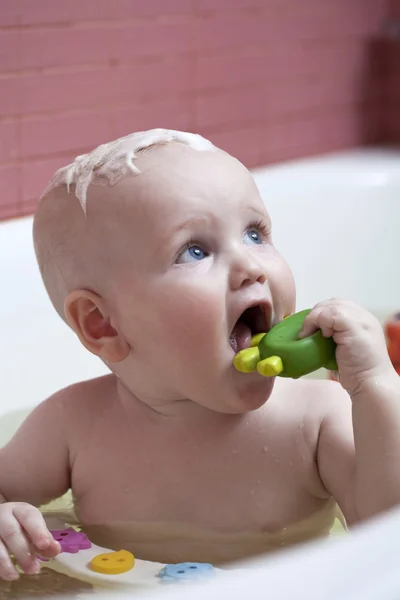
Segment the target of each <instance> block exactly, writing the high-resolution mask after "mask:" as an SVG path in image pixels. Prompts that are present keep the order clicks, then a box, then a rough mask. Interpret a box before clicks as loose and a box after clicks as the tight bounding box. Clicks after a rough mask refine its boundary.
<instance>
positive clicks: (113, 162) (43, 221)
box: [33, 129, 217, 319]
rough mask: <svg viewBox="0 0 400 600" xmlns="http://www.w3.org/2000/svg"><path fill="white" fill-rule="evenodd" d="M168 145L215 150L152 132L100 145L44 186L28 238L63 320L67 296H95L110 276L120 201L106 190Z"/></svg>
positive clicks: (193, 138) (192, 139)
mask: <svg viewBox="0 0 400 600" xmlns="http://www.w3.org/2000/svg"><path fill="white" fill-rule="evenodd" d="M170 144H172V145H174V144H178V145H180V146H181V145H182V146H186V147H187V148H190V149H191V150H195V151H214V150H217V149H216V148H215V147H214V146H213V145H212V144H211V142H209V141H208V140H206V139H204V138H202V137H201V136H199V135H195V134H190V133H185V132H179V131H171V130H165V129H154V130H150V131H147V132H139V133H134V134H131V135H128V136H125V137H124V138H120V139H118V140H115V141H113V142H110V143H107V144H102V145H101V146H99V147H98V148H95V149H94V150H93V151H92V152H90V153H89V154H86V155H82V156H78V157H77V158H76V159H75V161H74V162H73V163H72V164H70V165H68V166H66V167H63V168H61V169H60V170H59V171H57V172H56V174H55V175H54V177H53V178H52V180H51V181H50V183H49V185H48V187H47V189H46V191H45V192H44V194H43V196H42V198H41V200H40V203H39V207H38V210H37V212H36V214H35V219H34V227H33V239H34V246H35V252H36V257H37V260H38V264H39V268H40V272H41V274H42V278H43V282H44V284H45V287H46V290H47V292H48V294H49V297H50V299H51V301H52V303H53V305H54V307H55V309H56V310H57V312H58V314H59V315H60V316H61V317H62V318H63V319H65V315H64V302H65V299H66V297H67V296H68V294H69V293H71V292H72V291H73V290H75V289H81V288H82V289H91V290H94V291H96V292H97V293H101V290H102V289H104V286H105V281H106V280H107V281H109V280H110V277H111V274H112V273H115V263H116V261H117V255H118V252H113V250H112V245H110V240H111V238H112V236H114V237H115V236H116V238H117V239H118V222H119V223H121V222H123V219H124V216H123V214H121V213H122V211H123V208H124V202H118V195H119V194H118V190H117V189H114V191H113V202H112V203H111V202H110V190H109V188H110V187H111V186H116V188H118V186H117V185H116V184H117V183H118V182H119V181H121V180H122V179H123V178H126V177H132V176H135V175H138V174H140V173H141V168H140V158H141V156H142V155H143V154H144V153H147V152H146V151H148V150H153V149H160V148H162V147H163V146H165V145H170ZM136 159H137V160H136ZM96 188H97V189H96ZM88 200H89V201H90V209H88V207H87V203H88ZM119 200H121V198H120V199H119ZM130 200H131V198H130ZM106 240H107V242H108V243H107V244H105V243H104V242H105V241H106Z"/></svg>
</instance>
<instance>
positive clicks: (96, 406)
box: [42, 375, 116, 425]
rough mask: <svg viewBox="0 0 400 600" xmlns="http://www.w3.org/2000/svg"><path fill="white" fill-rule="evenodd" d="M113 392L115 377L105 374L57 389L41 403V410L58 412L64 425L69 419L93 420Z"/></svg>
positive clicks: (101, 410)
mask: <svg viewBox="0 0 400 600" xmlns="http://www.w3.org/2000/svg"><path fill="white" fill-rule="evenodd" d="M115 394H116V384H115V377H114V375H106V376H103V377H97V378H96V379H90V380H88V381H80V382H79V383H74V384H72V385H69V386H68V387H66V388H63V389H61V390H59V391H58V392H56V393H55V394H54V395H53V396H51V397H50V398H48V399H47V400H46V401H45V402H43V403H42V408H43V412H49V413H52V412H54V411H55V410H57V411H58V412H60V413H61V414H62V417H63V419H64V422H65V425H67V424H68V423H70V422H71V421H73V422H74V423H75V422H76V421H77V422H80V423H84V422H85V421H86V420H87V419H90V420H93V417H94V415H99V414H101V413H102V412H103V409H104V407H106V406H107V405H109V404H110V397H112V396H114V395H115Z"/></svg>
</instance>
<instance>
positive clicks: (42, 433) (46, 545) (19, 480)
mask: <svg viewBox="0 0 400 600" xmlns="http://www.w3.org/2000/svg"><path fill="white" fill-rule="evenodd" d="M63 400H64V394H63V392H60V393H59V394H57V395H55V396H54V397H52V398H50V399H49V400H47V401H46V402H43V403H42V404H41V405H40V406H38V407H37V408H36V409H35V410H34V411H33V412H32V413H31V414H30V415H29V417H28V418H27V419H26V421H25V422H24V423H23V424H22V426H21V427H20V428H19V430H18V431H17V433H16V434H15V436H14V437H13V438H12V440H11V441H10V442H9V443H8V444H7V445H6V446H5V447H4V448H2V449H0V502H1V505H0V578H3V579H13V578H15V577H16V571H15V569H14V568H13V567H12V564H11V561H10V559H9V556H8V554H9V553H12V554H14V555H15V557H16V559H17V561H18V563H19V564H20V565H21V567H22V568H23V570H24V571H25V572H27V573H34V572H37V571H38V566H39V565H38V561H37V558H36V554H42V555H44V556H47V557H51V556H55V555H56V554H58V552H59V544H58V543H57V542H55V541H54V540H53V538H52V536H51V534H50V533H49V532H48V530H47V527H46V524H45V522H44V519H43V517H42V516H41V514H40V512H39V510H38V509H37V508H35V507H36V506H39V505H41V504H43V503H45V502H47V501H49V500H51V499H53V498H56V497H58V496H61V495H62V494H63V493H64V492H66V491H67V490H68V488H69V483H70V476H69V449H68V418H67V415H66V410H65V407H64V402H63ZM32 505H33V506H32Z"/></svg>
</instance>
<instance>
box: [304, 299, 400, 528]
mask: <svg viewBox="0 0 400 600" xmlns="http://www.w3.org/2000/svg"><path fill="white" fill-rule="evenodd" d="M316 328H321V329H322V332H323V333H324V335H327V336H329V335H333V337H334V339H335V341H336V343H337V351H336V358H337V362H338V366H339V375H340V382H341V384H342V387H343V388H344V389H345V390H346V391H347V392H348V394H346V393H345V392H344V391H343V389H341V388H340V386H339V385H337V384H336V385H335V384H332V385H331V386H329V392H328V391H327V397H326V398H325V399H324V398H321V402H322V403H324V404H325V402H324V400H326V404H325V406H326V411H325V414H324V416H323V418H322V421H321V425H320V432H319V442H318V454H317V460H318V466H319V470H320V475H321V479H322V481H323V483H324V484H325V487H326V488H327V489H328V491H329V492H330V493H331V494H332V495H333V496H334V497H335V498H336V500H337V501H338V503H339V505H340V506H341V508H342V510H343V512H344V514H345V517H346V519H347V521H348V522H349V523H350V524H351V523H355V522H357V521H359V520H363V519H366V518H368V517H371V516H372V515H374V514H377V513H379V512H381V511H384V510H386V509H389V508H391V507H393V506H395V505H396V504H399V503H400V378H399V376H398V375H397V374H396V372H395V371H394V369H393V367H392V365H391V363H390V360H389V357H388V354H387V350H386V343H385V339H384V335H383V331H382V329H381V327H380V325H379V323H378V321H377V320H376V319H375V318H374V317H373V316H372V315H371V314H370V313H368V312H367V311H365V310H363V309H361V308H360V307H358V306H356V305H353V304H351V303H348V302H344V301H338V300H332V301H328V302H325V303H321V304H320V305H318V306H317V307H316V308H315V309H314V311H312V313H310V319H308V322H307V323H306V324H305V328H304V333H305V334H309V333H311V332H312V331H313V330H315V329H316Z"/></svg>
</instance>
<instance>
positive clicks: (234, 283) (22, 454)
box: [0, 129, 400, 580]
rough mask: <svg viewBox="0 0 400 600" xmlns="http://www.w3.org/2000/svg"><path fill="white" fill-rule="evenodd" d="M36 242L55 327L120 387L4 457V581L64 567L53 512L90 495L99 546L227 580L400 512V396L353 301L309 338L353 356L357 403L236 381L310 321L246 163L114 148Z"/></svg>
mask: <svg viewBox="0 0 400 600" xmlns="http://www.w3.org/2000/svg"><path fill="white" fill-rule="evenodd" d="M300 235H301V232H300V231H299V237H300ZM34 241H35V249H36V253H37V258H38V262H39V265H40V269H41V273H42V276H43V281H44V283H45V286H46V289H47V291H48V293H49V296H50V298H51V301H52V303H53V305H54V307H55V309H56V310H57V311H58V313H59V315H60V316H61V317H62V318H63V319H64V320H65V321H66V323H68V325H69V326H70V327H71V328H72V329H73V330H74V332H75V333H76V335H77V336H78V338H79V339H80V341H81V343H82V344H83V345H84V346H85V347H86V348H87V349H88V350H89V351H90V352H92V353H93V354H95V355H97V356H98V357H99V358H100V359H101V360H102V361H104V363H105V364H106V365H107V366H108V367H109V369H110V374H109V375H107V376H105V377H101V378H99V379H94V380H91V381H84V382H81V383H78V384H76V385H73V386H71V387H68V388H67V389H64V390H61V391H59V392H58V393H56V394H55V395H54V396H53V397H51V398H49V399H48V400H46V401H45V402H43V403H42V404H41V405H40V406H38V407H37V408H36V409H35V410H34V411H33V412H32V413H31V415H30V416H29V417H28V418H27V420H26V421H25V422H24V424H23V425H22V426H21V428H20V429H19V431H18V432H17V434H16V435H15V436H14V438H13V439H12V440H11V442H10V443H9V444H8V445H7V446H6V447H4V448H3V449H1V450H0V493H1V495H2V497H1V502H2V504H1V505H0V577H2V578H3V579H7V580H11V579H15V578H17V577H18V575H17V572H16V570H15V568H14V567H13V565H12V562H11V560H10V557H9V554H13V555H14V556H15V558H16V560H17V561H18V563H19V565H20V566H21V568H22V569H23V571H24V572H25V573H36V572H37V571H38V569H39V561H38V558H37V555H38V554H39V555H44V556H46V557H53V556H55V555H57V553H58V552H59V551H60V548H59V545H58V543H57V542H56V541H54V540H53V538H52V536H51V534H50V533H49V531H48V530H47V528H46V525H45V522H44V520H43V517H42V515H41V513H40V512H39V510H38V508H36V507H38V506H40V505H43V504H44V503H46V502H48V501H50V500H51V499H54V498H57V497H59V496H61V495H62V494H64V493H65V492H66V491H67V490H69V489H70V488H71V489H72V493H73V498H74V505H75V512H76V515H77V518H78V520H79V522H80V523H81V524H82V525H83V527H84V529H85V531H87V532H88V534H89V537H91V539H92V541H94V542H96V543H99V544H102V545H107V547H110V548H116V549H119V548H122V547H123V548H125V549H128V550H132V551H134V553H135V554H137V555H138V557H140V558H144V559H149V560H161V561H163V562H180V561H181V560H192V561H205V560H209V561H214V562H225V561H228V560H232V559H236V558H239V557H241V556H245V555H251V554H254V553H256V552H261V551H265V550H271V549H273V548H276V547H278V546H282V545H284V544H291V543H294V542H296V541H299V540H302V539H306V538H309V537H314V536H320V535H325V534H327V533H328V532H329V530H330V528H331V526H332V523H333V520H334V518H335V508H336V503H337V504H338V505H339V507H340V509H341V511H342V512H343V514H344V516H345V519H346V521H347V523H348V524H350V525H352V524H355V523H357V522H360V521H362V520H364V519H367V518H369V517H371V516H372V515H374V514H376V513H379V512H380V511H384V510H386V509H388V508H390V507H392V506H394V505H395V504H397V503H398V502H399V501H400V468H399V465H400V379H399V377H398V376H397V374H396V373H395V371H394V369H393V367H392V365H391V362H390V360H389V357H388V353H387V350H386V344H385V339H384V335H383V332H382V329H381V327H380V325H379V323H378V322H377V321H376V319H375V318H374V317H373V316H372V315H371V314H369V313H368V312H367V311H365V310H363V309H362V308H360V307H358V306H356V305H354V304H352V303H350V302H347V301H344V300H337V299H333V300H328V301H324V302H321V303H320V304H318V305H317V306H316V307H315V308H314V309H313V310H312V311H311V313H310V314H309V316H308V318H307V319H306V322H305V324H304V328H303V331H302V334H301V335H302V336H306V335H309V334H311V333H313V332H315V331H316V330H317V329H321V330H322V332H323V335H324V336H333V338H334V340H335V342H336V343H337V354H336V358H337V362H338V366H339V376H340V384H339V383H336V382H332V381H328V380H326V381H325V380H323V381H321V380H319V381H318V380H310V379H304V380H290V379H283V378H282V379H276V380H275V379H273V378H266V377H262V376H260V375H259V374H258V373H257V372H255V373H250V374H243V373H240V372H238V371H237V370H235V368H234V366H233V364H232V361H233V358H234V356H235V353H236V352H237V351H239V350H241V349H243V348H246V347H248V346H249V344H250V339H251V336H252V334H255V333H258V332H262V331H268V330H269V329H270V328H271V327H272V326H273V325H274V324H276V323H278V322H279V321H281V320H282V319H283V318H284V317H285V316H287V315H290V314H292V313H293V312H294V310H295V286H294V283H293V279H292V275H291V272H290V270H289V267H288V266H287V264H286V263H285V261H284V260H283V258H282V257H281V256H280V255H279V253H278V251H277V250H276V249H275V247H274V245H273V242H272V237H271V222H270V219H269V216H268V213H267V211H266V208H265V206H264V204H263V202H262V200H261V198H260V195H259V193H258V191H257V188H256V186H255V183H254V181H253V179H252V177H251V175H250V173H249V172H248V171H247V169H246V168H245V167H244V166H243V165H242V164H241V163H240V162H238V161H237V160H236V159H235V158H233V157H232V156H230V155H228V154H226V153H225V152H223V151H222V150H219V149H217V148H215V147H214V146H213V145H212V144H211V143H210V142H208V141H206V140H205V139H204V138H202V137H200V136H198V135H193V134H188V133H182V132H177V131H168V130H162V129H158V130H152V131H148V132H143V133H137V134H133V135H129V136H127V137H125V138H123V139H120V140H117V141H115V142H113V143H110V144H105V145H103V146H100V147H99V148H97V149H96V150H94V151H93V152H91V153H89V154H87V155H84V156H79V157H78V158H77V159H76V160H75V161H74V163H73V164H72V165H69V166H68V167H65V168H63V169H61V170H60V171H58V172H57V173H56V175H55V176H54V178H53V180H52V181H51V182H50V185H49V187H48V188H47V190H46V191H45V193H44V195H43V197H42V199H41V202H40V205H39V208H38V211H37V214H36V217H35V222H34ZM338 243H340V242H339V241H338ZM299 251H301V250H299ZM66 368H68V366H66ZM44 376H45V371H44Z"/></svg>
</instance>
